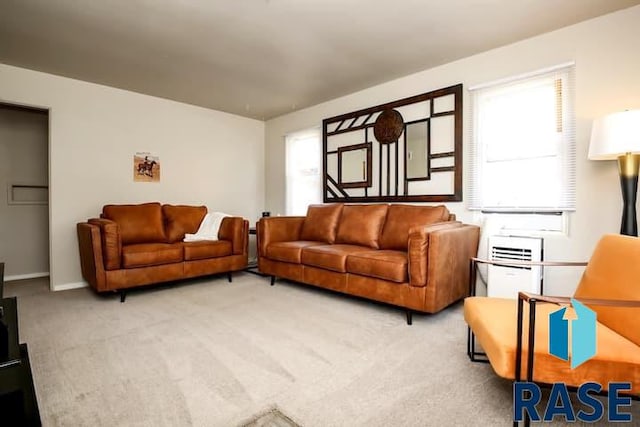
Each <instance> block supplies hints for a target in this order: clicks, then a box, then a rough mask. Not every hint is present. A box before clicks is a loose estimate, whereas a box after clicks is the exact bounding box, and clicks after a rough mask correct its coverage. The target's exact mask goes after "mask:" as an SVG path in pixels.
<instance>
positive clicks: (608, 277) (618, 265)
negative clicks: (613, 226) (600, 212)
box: [574, 234, 640, 345]
mask: <svg viewBox="0 0 640 427" xmlns="http://www.w3.org/2000/svg"><path fill="white" fill-rule="evenodd" d="M638 260H640V239H639V238H637V237H630V236H622V235H618V234H609V235H606V236H604V237H602V239H600V241H599V242H598V244H597V245H596V248H595V250H594V251H593V255H592V256H591V259H590V260H589V264H588V265H587V268H586V269H585V270H584V273H583V274H582V279H581V280H580V284H579V285H578V288H577V289H576V292H575V294H574V297H575V298H576V299H577V300H580V298H599V299H612V300H627V301H629V300H631V301H640V286H638V285H639V284H640V262H638ZM589 308H591V309H592V310H593V311H595V312H596V313H597V320H598V322H599V323H602V324H603V325H605V326H607V327H608V328H609V329H612V330H613V331H615V332H617V333H618V334H620V335H622V336H623V337H625V338H627V339H628V340H630V341H633V342H634V343H636V344H637V345H640V328H638V327H637V324H638V315H639V314H640V308H638V307H635V308H633V307H607V306H596V305H592V306H590V307H589Z"/></svg>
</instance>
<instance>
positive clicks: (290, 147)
mask: <svg viewBox="0 0 640 427" xmlns="http://www.w3.org/2000/svg"><path fill="white" fill-rule="evenodd" d="M285 144H286V171H287V177H286V193H287V200H286V213H287V215H306V213H307V207H308V206H309V205H311V204H314V203H322V182H321V180H320V174H321V170H322V156H321V152H322V144H321V140H320V130H319V129H309V130H305V131H301V132H296V133H291V134H288V135H287V136H286V137H285Z"/></svg>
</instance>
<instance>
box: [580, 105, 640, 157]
mask: <svg viewBox="0 0 640 427" xmlns="http://www.w3.org/2000/svg"><path fill="white" fill-rule="evenodd" d="M626 153H632V154H640V110H629V111H623V112H620V113H613V114H608V115H606V116H604V117H601V118H599V119H597V120H595V121H594V122H593V128H592V129H591V143H590V144H589V158H590V159H591V160H614V159H616V158H617V157H618V156H620V155H622V154H626Z"/></svg>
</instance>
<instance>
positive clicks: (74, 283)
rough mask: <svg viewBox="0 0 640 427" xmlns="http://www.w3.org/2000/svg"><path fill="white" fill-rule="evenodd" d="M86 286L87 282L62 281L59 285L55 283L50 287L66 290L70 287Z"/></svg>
mask: <svg viewBox="0 0 640 427" xmlns="http://www.w3.org/2000/svg"><path fill="white" fill-rule="evenodd" d="M87 286H88V284H87V282H72V283H63V284H61V285H55V286H53V287H52V288H51V290H52V291H54V292H58V291H68V290H71V289H80V288H86V287H87Z"/></svg>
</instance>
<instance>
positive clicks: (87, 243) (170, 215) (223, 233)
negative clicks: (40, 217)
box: [77, 203, 249, 301]
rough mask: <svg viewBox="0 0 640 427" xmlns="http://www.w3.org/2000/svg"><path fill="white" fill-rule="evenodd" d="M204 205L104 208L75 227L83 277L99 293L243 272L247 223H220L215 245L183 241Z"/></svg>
mask: <svg viewBox="0 0 640 427" xmlns="http://www.w3.org/2000/svg"><path fill="white" fill-rule="evenodd" d="M206 213H207V208H206V207H205V206H173V205H160V203H144V204H139V205H106V206H104V207H103V209H102V214H101V215H100V218H93V219H89V220H88V221H87V222H81V223H79V224H78V225H77V231H78V243H79V246H80V263H81V267H82V276H83V277H84V279H85V280H86V281H87V282H89V284H90V285H91V286H92V287H93V288H94V289H95V290H96V291H97V292H105V291H120V293H121V301H124V298H125V295H126V294H125V290H126V289H129V288H132V287H136V286H143V285H149V284H153V283H160V282H167V281H172V280H178V279H186V278H190V277H197V276H204V275H209V274H216V273H228V277H229V281H231V272H233V271H238V270H242V269H244V268H246V266H247V258H248V255H247V242H248V235H249V223H248V221H247V220H245V219H243V218H240V217H226V218H224V219H223V220H222V224H221V225H220V230H219V232H218V238H219V240H217V241H198V242H189V243H187V242H183V241H182V240H183V239H184V235H185V233H190V234H193V233H195V232H196V231H197V230H198V227H199V226H200V223H201V222H202V220H203V218H204V216H205V215H206Z"/></svg>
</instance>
